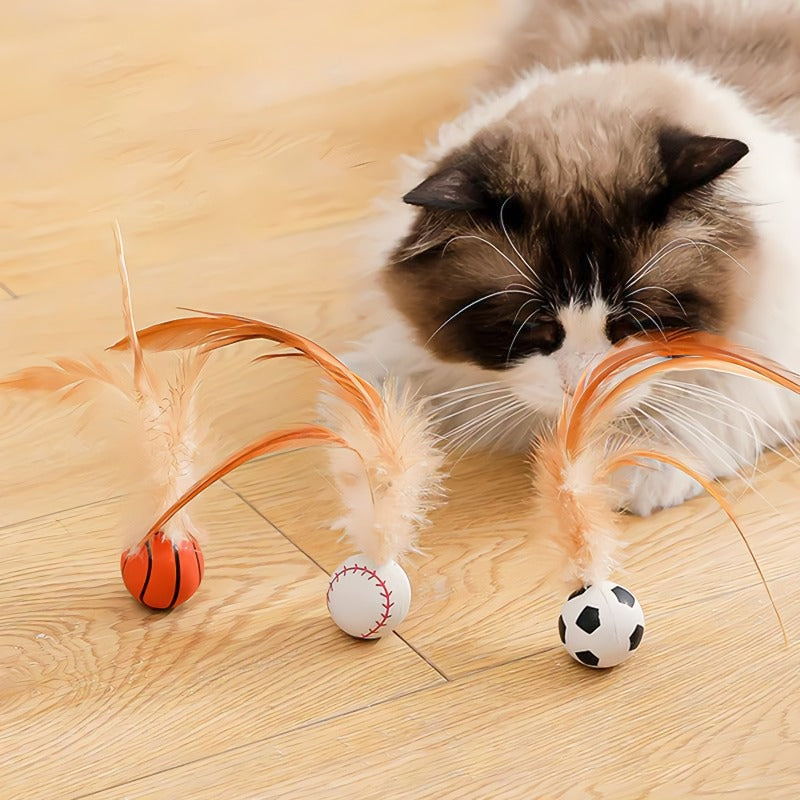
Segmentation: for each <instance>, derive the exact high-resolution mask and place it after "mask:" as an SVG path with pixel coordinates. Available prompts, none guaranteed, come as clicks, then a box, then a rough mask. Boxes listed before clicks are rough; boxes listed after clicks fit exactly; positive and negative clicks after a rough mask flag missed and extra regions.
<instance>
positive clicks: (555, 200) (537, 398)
mask: <svg viewBox="0 0 800 800" xmlns="http://www.w3.org/2000/svg"><path fill="white" fill-rule="evenodd" d="M513 6H514V16H513V18H509V25H508V27H509V30H508V32H507V34H506V35H505V36H504V38H503V40H502V41H501V42H500V46H499V48H498V54H499V57H498V58H497V59H495V61H494V63H493V64H492V65H491V66H490V67H489V69H488V70H487V73H486V77H485V79H483V80H482V81H481V82H480V84H479V92H478V94H477V95H476V97H475V98H474V101H473V102H472V103H471V105H470V106H469V107H468V108H467V109H466V110H465V111H464V112H463V113H462V114H461V115H460V116H459V117H457V118H456V119H454V120H452V121H450V122H447V123H445V124H444V125H442V127H441V129H440V132H439V136H438V140H437V141H436V142H434V143H432V144H431V145H430V146H429V148H428V150H427V152H426V153H424V154H423V156H422V157H420V158H417V159H408V162H407V163H408V169H407V170H406V174H405V175H403V176H402V178H401V183H402V186H401V189H400V190H399V191H398V192H397V193H396V194H395V195H394V196H392V197H391V198H389V199H388V201H387V202H388V205H387V208H386V213H385V214H384V215H383V216H382V217H381V220H380V223H379V224H378V226H377V227H376V228H375V236H376V241H378V242H379V243H380V244H379V246H378V248H377V250H376V253H375V254H373V255H372V257H371V258H370V259H369V260H368V261H366V262H365V265H366V270H365V272H364V274H363V275H362V278H363V280H364V281H366V283H367V286H368V287H369V288H368V291H367V294H366V295H365V296H361V297H360V298H359V301H358V302H359V307H360V309H361V310H362V311H363V312H364V315H365V316H366V317H367V318H368V319H367V323H368V327H369V330H368V332H367V333H366V335H365V336H364V338H363V340H362V341H361V344H360V346H359V347H358V348H357V349H356V350H354V351H353V352H351V353H349V354H347V355H346V357H345V360H346V361H347V362H348V364H349V365H350V366H352V367H354V368H355V369H357V370H358V371H360V372H361V373H362V374H363V375H365V377H368V378H369V379H370V380H374V381H376V382H377V381H380V380H381V379H382V376H383V375H385V374H387V373H392V374H395V375H399V376H401V377H402V378H403V379H404V380H406V381H409V382H411V383H412V384H413V385H415V386H417V387H419V388H420V390H421V391H423V392H425V393H426V394H427V395H428V396H430V397H431V402H432V403H433V405H434V408H435V409H436V412H435V413H436V415H437V416H438V418H439V420H440V421H441V423H442V425H443V430H444V431H445V433H446V435H447V436H448V437H449V439H450V441H451V442H452V443H453V444H454V445H458V444H461V445H465V444H469V445H470V446H478V447H480V446H483V445H490V444H493V445H496V444H498V443H499V444H503V443H505V444H507V445H509V446H511V447H515V448H516V447H519V448H521V447H527V446H528V443H529V442H530V440H531V437H532V435H533V434H534V433H535V432H536V430H538V429H539V428H540V426H541V425H542V424H546V423H547V422H548V420H552V419H553V418H554V417H555V415H556V414H557V412H558V411H559V410H560V408H561V405H562V402H563V399H564V396H565V393H568V392H571V391H572V390H573V389H574V387H575V383H576V381H577V379H578V377H579V376H580V374H581V373H582V371H583V370H584V369H585V368H586V367H587V366H589V365H591V364H592V362H593V361H594V360H596V359H597V358H599V357H600V356H602V355H603V354H604V353H605V352H607V351H608V350H609V349H610V348H611V347H613V346H615V345H618V344H620V343H623V346H624V342H625V339H626V337H628V336H630V335H632V334H636V333H637V332H646V333H649V334H650V335H659V332H660V331H667V330H673V329H692V330H703V331H713V332H717V333H722V334H724V335H726V336H728V337H730V338H731V339H733V340H734V341H736V342H738V343H740V344H743V345H746V346H749V347H752V348H753V349H756V350H758V351H759V352H760V353H762V354H763V355H766V356H768V357H771V358H772V359H774V360H776V361H778V362H779V363H781V364H782V365H784V366H786V367H787V368H789V369H792V370H795V371H798V370H800V263H798V253H800V163H798V142H797V137H798V133H800V5H798V4H796V3H793V2H782V1H781V0H771V1H770V0H753V2H746V0H705V1H703V0H631V1H630V2H626V1H625V0H529V2H515V3H513ZM364 309H366V311H364ZM787 395H788V393H786V392H783V391H782V390H777V389H774V388H772V387H769V386H765V385H754V382H752V381H747V380H746V379H743V378H735V377H730V376H728V377H720V376H715V375H713V374H708V373H704V372H697V373H693V374H692V375H691V376H689V377H687V376H683V377H680V378H675V379H674V380H670V381H667V382H661V383H659V384H658V385H655V386H653V387H651V388H649V389H648V391H647V392H646V393H644V394H642V395H640V396H637V397H635V398H631V399H630V401H629V402H628V403H627V404H626V406H625V407H623V408H621V409H620V424H623V423H624V424H625V425H627V426H629V427H630V429H636V428H641V429H643V430H645V431H647V432H649V435H651V436H653V437H655V438H657V439H659V440H660V441H666V442H668V443H671V444H674V443H679V444H680V445H682V446H683V447H687V448H689V449H690V450H693V451H695V452H698V451H700V452H702V454H703V456H704V460H705V461H706V462H707V463H708V465H709V469H710V471H711V472H712V474H713V475H714V476H715V477H724V476H728V475H731V474H733V473H735V472H737V471H741V470H742V468H745V467H748V466H752V465H754V463H755V461H756V459H757V458H758V456H759V455H760V454H761V453H762V452H763V451H764V449H765V448H773V447H775V446H777V445H779V444H782V443H785V442H789V441H792V440H793V439H794V438H795V436H796V425H797V422H798V420H800V403H798V401H797V399H796V398H795V397H794V396H787ZM621 481H622V482H621V483H620V486H619V488H620V491H621V493H622V494H621V499H620V506H621V507H623V508H625V509H627V510H629V511H630V512H632V513H634V514H639V515H648V514H651V513H652V512H654V511H656V510H658V509H661V508H667V507H670V506H674V505H677V504H680V503H682V502H684V501H685V500H687V499H688V498H690V497H693V496H694V495H696V494H697V493H699V491H700V487H699V486H698V484H697V483H696V482H694V481H693V480H691V479H689V478H687V477H686V476H685V475H683V474H682V473H680V472H678V471H677V470H674V469H671V468H663V467H658V466H657V465H652V466H651V465H647V466H645V467H642V468H637V469H633V470H630V471H629V472H628V473H627V474H626V475H624V476H623V478H622V479H621Z"/></svg>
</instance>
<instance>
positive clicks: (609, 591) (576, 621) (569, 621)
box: [558, 581, 644, 669]
mask: <svg viewBox="0 0 800 800" xmlns="http://www.w3.org/2000/svg"><path fill="white" fill-rule="evenodd" d="M558 633H559V636H560V638H561V643H562V644H563V645H564V647H565V648H566V650H567V652H568V653H569V654H570V655H571V656H572V657H573V658H574V659H575V660H576V661H578V662H580V663H581V664H584V665H585V666H587V667H593V668H594V669H605V668H606V667H616V666H617V664H621V663H622V662H623V661H625V660H626V659H628V658H629V657H630V656H631V655H632V654H633V652H634V651H635V650H636V648H637V647H638V646H639V644H640V643H641V641H642V636H644V612H643V611H642V607H641V606H640V605H639V602H638V601H637V599H636V598H635V597H634V596H633V594H632V593H631V592H630V591H628V589H626V588H625V587H623V586H620V585H619V584H616V583H614V582H613V581H602V582H601V583H596V584H594V585H592V586H586V587H584V588H582V589H578V590H577V591H574V592H573V593H572V594H571V595H570V596H569V597H568V598H567V601H566V602H565V603H564V606H563V608H562V609H561V616H560V617H559V618H558Z"/></svg>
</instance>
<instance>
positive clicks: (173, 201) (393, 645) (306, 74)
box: [0, 0, 800, 800]
mask: <svg viewBox="0 0 800 800" xmlns="http://www.w3.org/2000/svg"><path fill="white" fill-rule="evenodd" d="M494 5H495V4H494V3H493V2H490V0H404V1H403V2H402V3H395V2H389V0H370V1H368V0H337V2H335V3H333V2H327V0H305V1H304V2H302V3H300V2H298V3H287V2H278V0H258V2H256V1H255V0H228V2H224V3H223V2H222V0H193V1H192V2H188V0H173V2H170V3H160V2H155V1H154V0H139V1H138V2H135V3H134V2H131V3H111V4H109V3H103V2H100V1H99V0H79V2H74V3H67V4H65V3H60V2H55V0H40V1H39V2H34V3H31V2H28V1H27V0H26V1H25V2H23V0H6V2H4V3H3V4H2V9H0V71H1V72H2V74H3V76H4V79H3V81H2V88H0V343H2V347H1V348H0V372H2V373H5V372H7V371H9V370H11V369H15V368H18V367H20V366H24V365H28V364H31V363H34V362H38V361H40V360H41V359H42V358H44V357H46V356H48V355H59V354H80V353H84V352H92V353H99V352H100V351H101V350H102V348H103V347H105V346H106V345H108V344H110V343H111V342H113V341H114V340H115V339H116V338H117V337H118V336H119V335H120V334H121V330H122V329H121V321H120V315H119V310H118V297H119V289H118V282H117V277H116V274H115V261H114V245H113V239H112V233H111V222H112V220H113V219H114V218H115V217H118V218H119V220H120V223H121V225H122V228H123V231H124V235H125V239H126V244H127V250H128V262H129V267H130V270H131V273H132V280H133V284H134V292H135V302H136V306H137V309H138V317H139V319H138V321H139V323H140V324H149V323H151V322H155V321H158V320H161V319H164V318H166V317H168V316H172V315H174V314H175V313H176V311H175V309H176V307H178V306H192V307H200V308H205V309H211V310H219V311H230V312H238V313H244V314H255V315H259V316H261V317H264V318H268V319H271V320H275V321H278V322H281V323H283V324H288V325H292V326H295V327H297V328H298V329H299V330H301V331H303V332H305V333H306V334H308V335H311V336H313V337H316V338H318V339H319V340H320V341H322V342H323V343H325V344H327V345H330V346H334V347H338V346H341V345H343V344H344V343H345V342H346V341H348V340H351V339H354V338H356V337H357V336H358V333H359V330H358V319H357V318H354V316H353V315H352V314H351V313H350V312H348V310H347V295H348V286H350V285H351V284H352V278H350V277H349V276H348V275H349V269H350V267H351V266H352V265H353V263H354V258H353V253H354V242H355V241H356V240H357V239H358V235H359V230H360V228H359V225H360V224H361V223H362V222H363V220H364V219H365V218H367V217H368V216H369V215H370V213H371V210H370V201H371V198H372V197H373V196H374V195H375V194H376V193H377V192H379V191H380V190H381V188H382V186H383V184H384V183H385V182H386V181H387V180H389V179H391V178H392V176H393V175H394V170H395V158H396V156H397V155H398V154H400V153H401V152H404V151H411V152H413V151H414V150H417V149H418V148H419V147H421V145H422V144H423V142H424V140H425V138H426V137H428V136H430V135H431V134H432V133H433V132H434V131H435V129H436V125H437V123H438V121H440V120H442V119H444V118H446V117H447V116H448V115H451V114H452V113H453V112H455V111H456V110H457V109H458V108H460V107H461V105H462V103H463V102H464V97H465V89H466V87H467V86H468V83H469V81H470V79H471V78H472V77H473V76H474V74H475V69H476V66H477V65H478V64H479V63H480V59H481V57H482V55H483V53H484V52H485V47H486V45H487V42H488V39H489V34H490V30H491V26H490V25H489V22H490V21H491V19H492V13H491V12H492V9H493V7H494ZM245 355H249V353H248V354H243V355H242V356H235V355H231V356H225V357H223V358H221V359H220V361H219V362H217V364H216V366H215V367H214V369H213V374H212V379H211V380H210V383H209V386H208V397H209V399H210V401H211V405H212V406H213V410H214V412H215V413H216V416H217V417H218V418H219V421H218V424H217V429H218V431H219V444H218V448H219V455H220V456H221V455H222V454H223V453H227V452H229V451H231V450H233V449H234V448H235V447H236V446H238V445H239V444H242V443H243V442H244V441H245V440H247V439H248V437H251V436H253V435H254V434H256V433H257V432H259V431H263V430H264V429H265V428H266V427H268V426H270V425H272V424H273V423H276V422H277V421H279V420H280V419H287V418H292V419H295V420H300V419H303V418H305V417H306V416H307V411H308V408H309V403H310V401H311V399H312V396H313V383H312V382H311V380H310V376H309V373H308V372H307V371H306V372H304V371H302V370H301V369H297V368H292V369H290V368H288V367H284V366H278V365H266V366H265V365H262V366H259V367H252V368H249V367H245V366H244V357H245ZM0 420H2V423H1V424H0V453H2V458H0V463H1V465H0V499H1V500H2V502H0V546H1V547H2V549H1V550H0V553H2V558H0V798H2V800H18V799H19V800H22V799H23V798H24V799H25V800H30V799H31V798H37V799H38V798H41V799H42V800H72V799H74V798H85V797H92V798H96V800H101V798H102V799H103V800H110V799H111V798H136V799H137V800H140V799H143V798H159V799H160V798H174V797H183V798H192V799H195V798H215V800H216V799H218V798H224V800H228V799H229V798H230V799H232V800H238V799H239V798H264V799H269V800H271V799H272V798H297V799H298V800H300V799H302V800H312V799H313V798H326V799H327V798H354V797H358V798H361V799H362V800H366V799H367V798H429V797H430V798H434V797H435V798H440V799H444V798H453V799H454V800H455V799H456V798H459V799H461V798H524V799H526V800H530V798H587V797H593V798H612V797H613V798H682V797H703V798H709V797H725V798H729V797H747V798H754V799H755V798H758V799H759V800H761V799H763V798H769V799H770V800H774V798H797V797H798V796H800V653H799V651H798V647H797V643H798V640H800V592H798V590H797V586H798V578H800V538H799V537H798V531H797V528H798V522H800V491H799V490H800V476H799V475H798V470H797V467H796V464H792V463H785V462H781V461H779V460H777V459H774V460H773V461H771V462H770V463H767V464H765V465H764V468H763V474H762V475H761V476H760V478H759V480H758V488H759V490H760V495H759V494H757V493H744V494H741V496H740V497H739V499H738V500H737V503H736V508H737V510H738V512H739V513H740V515H741V520H742V522H743V523H744V526H745V529H746V531H747V533H748V535H749V538H750V542H751V544H752V546H753V548H754V550H755V552H756V554H757V556H758V558H759V560H760V563H761V565H762V567H763V570H764V572H765V574H766V576H767V579H768V580H769V583H770V585H771V587H772V591H773V592H774V594H775V597H776V599H777V602H778V604H779V606H780V608H781V611H782V613H783V615H784V618H785V622H786V626H787V629H788V632H789V635H790V638H791V642H792V644H791V645H790V646H786V645H785V644H784V642H783V640H782V638H781V635H780V633H779V629H778V627H777V624H776V621H775V618H774V616H773V614H772V611H771V609H770V607H769V605H768V603H767V600H766V596H765V593H764V589H763V587H762V586H761V585H760V583H759V581H758V577H757V573H756V571H755V569H754V567H753V565H752V563H751V561H750V560H749V558H748V555H747V552H746V550H745V548H744V547H743V545H742V543H741V541H740V540H739V539H738V538H737V535H736V533H735V531H734V530H733V529H732V527H731V526H730V525H729V524H728V523H726V521H725V519H724V517H723V516H722V514H721V512H719V511H718V510H717V509H716V508H715V507H714V505H713V503H712V502H711V501H710V500H708V499H699V500H696V501H694V502H691V503H689V504H687V505H686V506H684V507H683V508H680V509H677V510H673V511H670V512H667V513H662V514H659V515H657V516H655V517H653V518H652V519H649V520H632V521H630V523H629V524H628V526H627V531H626V537H627V540H628V542H629V545H628V550H627V560H626V565H627V568H628V573H627V575H625V576H624V581H625V582H626V583H627V584H628V585H629V586H631V588H633V589H634V590H635V591H636V592H637V594H638V595H639V597H640V599H641V600H642V602H643V605H644V606H645V610H646V613H647V617H648V631H647V634H646V636H645V640H644V643H643V645H642V648H641V651H640V652H639V653H638V654H637V656H636V657H635V658H633V659H632V660H631V661H629V662H628V663H626V664H625V665H624V666H623V667H621V668H619V669H617V670H613V671H609V672H592V671H589V670H586V669H584V668H582V667H580V666H578V665H575V664H573V663H572V662H571V661H570V660H569V658H568V656H567V655H566V654H565V653H564V652H563V651H562V650H561V649H560V646H559V645H558V641H557V638H556V625H555V622H556V618H557V615H558V610H559V607H560V603H561V599H562V598H561V596H560V594H559V591H558V590H557V589H555V588H554V586H553V583H552V581H551V580H550V579H549V575H548V569H547V565H546V559H545V558H544V556H543V552H542V547H541V544H540V542H539V541H538V536H537V533H538V529H539V528H540V524H539V523H538V522H537V519H536V517H535V516H532V515H531V514H530V513H529V511H528V496H529V490H528V486H527V485H526V472H525V469H524V466H523V463H522V461H521V460H520V459H516V458H512V457H501V456H491V457H487V456H480V457H475V458H472V459H467V460H465V461H463V462H462V463H461V464H459V465H458V467H457V468H456V469H455V470H454V474H453V477H452V479H451V480H450V482H449V485H450V490H451V493H452V500H451V502H450V504H449V506H448V507H447V508H446V509H444V510H443V511H442V512H441V513H439V514H438V515H437V517H436V520H435V525H434V526H433V527H432V528H431V529H430V530H428V531H427V532H426V534H425V537H424V547H425V554H424V555H423V556H419V557H417V558H415V559H414V561H413V563H412V565H411V566H410V568H409V572H410V574H411V579H412V583H413V587H414V601H413V605H412V612H411V614H410V615H409V617H408V619H407V620H406V622H405V623H404V624H403V625H402V626H401V629H400V632H399V635H396V636H392V637H389V638H387V639H385V640H381V641H378V642H374V643H360V642H355V641H353V640H350V639H349V638H347V637H346V636H344V635H343V634H341V633H340V632H339V631H338V630H337V629H336V628H335V627H334V626H333V624H332V623H331V621H330V620H329V618H328V615H327V611H326V608H325V588H326V572H327V571H329V570H331V568H333V567H334V566H335V565H336V563H337V562H338V561H339V560H340V559H342V558H343V557H345V556H346V555H348V554H349V552H348V548H347V547H346V546H345V545H343V544H340V543H339V542H337V540H336V537H335V536H334V535H333V534H331V533H330V532H329V531H328V530H327V529H326V523H327V522H328V521H329V520H330V519H331V518H332V517H333V516H334V515H335V513H336V503H335V498H334V496H333V493H332V491H331V489H330V488H329V486H328V484H327V483H326V481H325V478H324V475H322V474H321V467H322V462H321V461H320V460H319V459H318V458H317V457H314V456H312V455H310V454H302V455H293V456H288V457H285V458H282V459H280V460H278V459H272V460H267V461H261V462H258V463H254V464H252V465H249V466H247V467H244V468H242V469H241V470H239V471H238V472H236V473H234V474H233V475H232V477H231V478H230V480H229V481H227V482H226V483H225V484H220V485H218V486H216V487H214V488H213V489H212V490H211V491H210V492H209V493H208V496H207V497H205V498H204V499H202V501H201V502H200V505H199V508H200V510H199V513H200V516H201V518H202V519H203V521H204V523H205V525H206V526H207V528H208V531H209V538H208V542H207V544H206V545H205V548H204V551H205V555H206V563H207V573H206V578H205V580H204V582H203V585H202V586H201V588H200V591H199V593H198V594H197V595H196V596H195V598H194V599H193V600H192V601H191V602H189V603H188V604H187V605H185V606H184V607H182V608H180V609H179V610H177V611H175V612H173V613H171V614H168V615H152V614H150V613H147V612H146V611H145V610H144V609H142V608H141V607H139V606H138V605H137V604H136V603H135V602H134V601H133V600H132V599H131V598H130V597H129V596H128V595H127V594H126V592H125V589H124V588H123V586H122V583H121V580H120V577H119V572H118V559H119V552H120V544H119V543H120V536H119V531H120V521H119V507H120V501H119V491H117V490H115V489H114V488H113V480H110V478H109V476H111V475H113V473H114V456H113V454H111V453H109V451H108V449H107V448H105V447H104V446H103V445H102V443H101V439H102V425H99V426H98V425H92V421H91V420H89V421H88V423H86V424H85V425H84V429H83V431H82V432H81V431H80V425H81V424H83V423H82V422H81V419H80V418H79V415H77V414H76V413H74V412H72V411H70V410H69V409H67V408H63V409H54V408H53V407H52V406H50V405H47V404H46V403H43V402H32V401H31V400H30V399H24V400H21V399H19V398H12V397H10V396H2V397H0ZM84 422H85V421H84ZM120 491H121V490H120Z"/></svg>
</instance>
